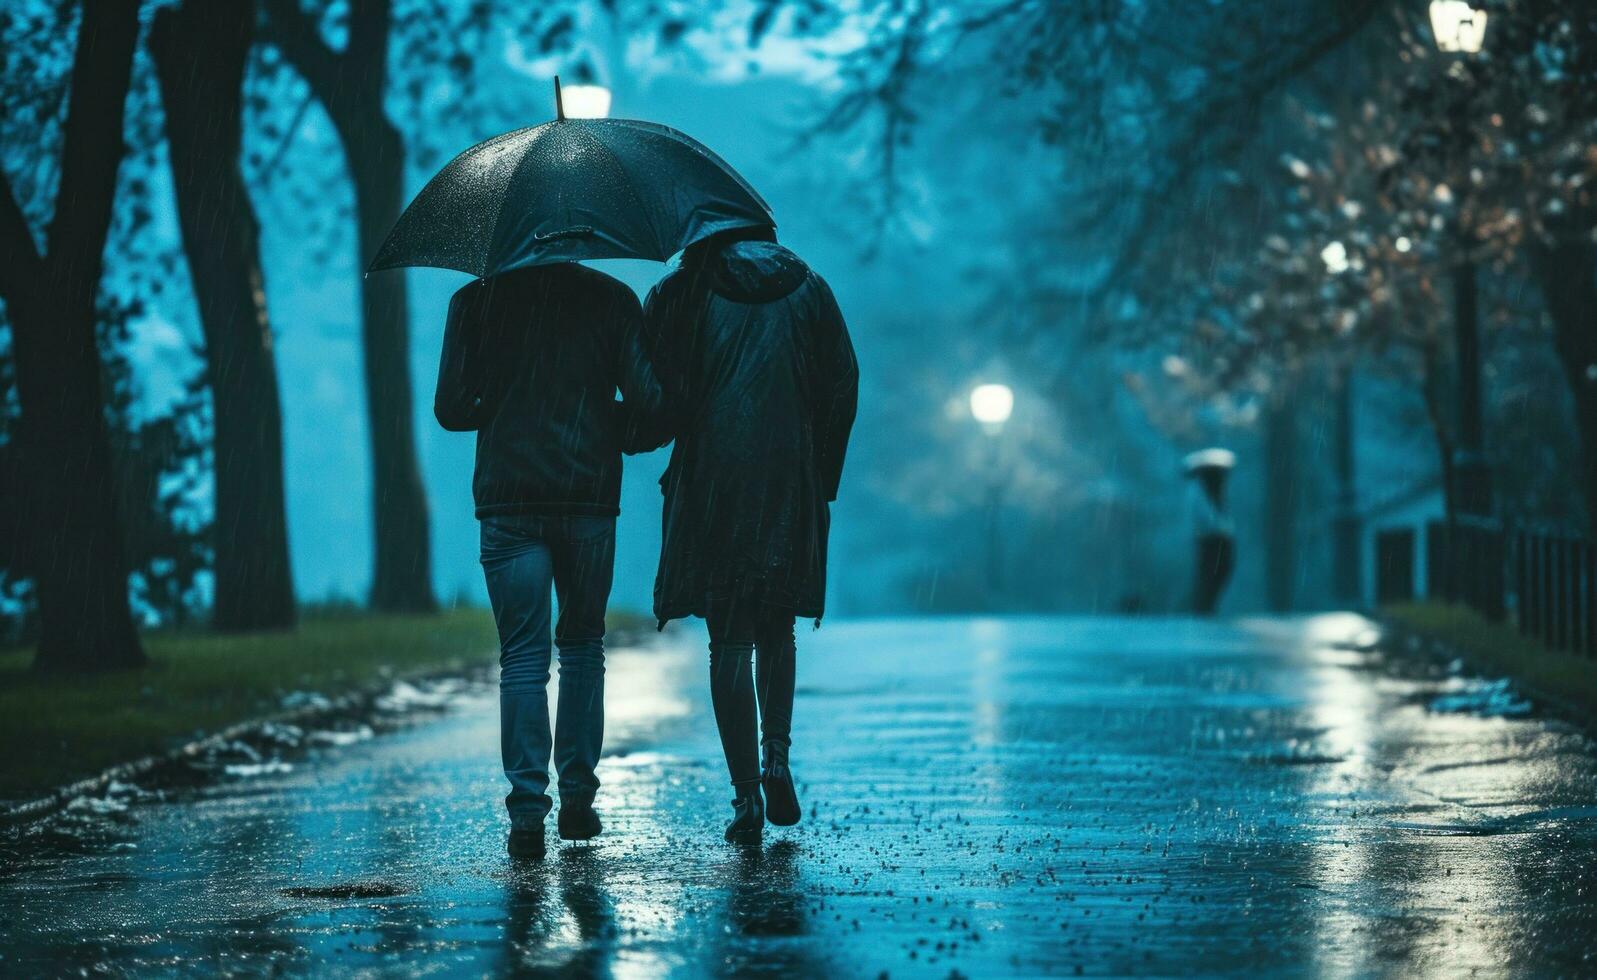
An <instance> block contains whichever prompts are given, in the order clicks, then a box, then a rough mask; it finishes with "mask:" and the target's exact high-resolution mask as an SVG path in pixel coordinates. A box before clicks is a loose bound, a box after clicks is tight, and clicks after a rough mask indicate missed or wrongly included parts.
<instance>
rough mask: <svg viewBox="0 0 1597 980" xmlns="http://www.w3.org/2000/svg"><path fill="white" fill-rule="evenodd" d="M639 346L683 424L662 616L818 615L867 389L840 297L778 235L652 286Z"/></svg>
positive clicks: (670, 503) (666, 482) (668, 484)
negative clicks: (717, 610)
mask: <svg viewBox="0 0 1597 980" xmlns="http://www.w3.org/2000/svg"><path fill="white" fill-rule="evenodd" d="M644 338H645V341H644V343H645V347H646V349H647V350H649V351H650V356H651V358H652V359H653V360H654V363H655V369H656V373H657V374H658V375H659V376H660V381H661V384H662V386H663V387H664V388H665V390H666V393H667V404H668V405H670V406H671V412H672V414H673V416H674V421H675V426H676V430H675V431H676V447H675V449H674V450H673V451H672V454H671V464H670V466H669V467H668V468H667V470H666V473H665V476H664V477H662V478H661V481H660V483H661V487H662V489H663V491H664V493H665V511H664V523H665V528H664V530H665V534H664V541H663V543H662V546H661V551H660V569H659V574H658V576H657V577H656V579H655V586H654V613H655V616H656V617H658V618H659V619H660V621H661V622H662V623H663V622H664V621H666V620H670V619H677V618H680V617H684V616H689V615H697V616H703V615H704V613H705V609H706V608H707V606H708V605H709V603H710V602H712V601H717V600H722V599H736V600H738V601H739V602H740V603H743V602H748V603H758V604H761V605H764V606H766V607H768V608H771V609H775V610H782V611H791V612H792V613H793V614H794V615H797V616H802V617H805V618H815V619H819V618H820V617H821V615H822V614H823V612H824V611H825V601H826V539H827V532H828V528H829V523H830V514H829V507H828V504H829V502H830V501H832V500H835V499H837V487H838V482H839V480H840V479H841V477H842V473H843V456H844V453H845V451H846V449H847V447H848V436H849V430H850V429H851V428H852V427H853V424H854V411H855V404H856V399H857V396H858V391H859V367H858V364H857V363H856V361H855V359H854V347H853V344H852V343H851V342H850V341H849V336H848V328H847V327H846V326H845V325H844V323H843V316H842V313H841V312H840V311H839V310H838V308H837V301H836V300H835V299H833V297H832V291H831V289H830V288H829V287H828V286H827V285H826V282H825V281H824V280H823V279H821V277H820V276H818V275H816V274H815V273H814V272H813V271H811V270H810V269H809V267H808V266H806V265H805V264H804V263H803V262H802V261H801V260H800V259H799V258H798V256H796V255H794V254H793V253H792V252H790V251H788V250H787V249H785V248H783V247H781V246H780V245H777V244H775V243H774V242H765V241H740V242H734V243H732V244H729V245H726V246H723V247H719V248H716V249H714V250H712V251H711V252H710V254H709V255H707V256H699V257H693V256H690V257H689V259H688V260H686V261H685V262H684V267H683V268H682V269H679V270H677V271H676V272H673V273H672V274H670V275H668V276H667V277H666V278H665V279H663V280H662V281H661V282H660V283H659V284H658V285H657V286H655V288H654V290H653V291H652V292H650V294H649V298H648V300H647V301H646V302H645V304H644Z"/></svg>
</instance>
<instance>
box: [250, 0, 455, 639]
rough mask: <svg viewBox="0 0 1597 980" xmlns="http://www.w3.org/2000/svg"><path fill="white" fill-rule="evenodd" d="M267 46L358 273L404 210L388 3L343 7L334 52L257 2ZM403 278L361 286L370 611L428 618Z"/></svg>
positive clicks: (357, 0) (303, 20)
mask: <svg viewBox="0 0 1597 980" xmlns="http://www.w3.org/2000/svg"><path fill="white" fill-rule="evenodd" d="M264 5H265V10H266V14H267V18H266V30H267V31H268V32H269V34H270V36H271V40H272V42H273V43H274V44H276V45H277V46H278V47H279V49H281V50H282V52H283V54H284V56H285V57H286V58H287V59H288V60H289V61H290V62H291V63H292V64H293V65H294V67H295V69H296V70H297V71H298V72H299V73H300V75H301V76H303V77H304V79H305V81H306V83H307V84H309V85H310V87H311V91H312V92H313V93H314V94H315V96H316V99H317V101H319V102H320V103H321V104H322V106H323V107H324V108H325V109H326V110H327V115H328V118H329V119H331V120H332V122H333V127H334V128H335V129H336V130H337V131H338V138H339V142H340V143H342V144H343V147H344V157H345V160H346V161H347V163H348V166H349V175H350V180H351V182H352V183H353V184H354V187H355V209H356V225H357V231H358V234H357V235H356V241H357V248H358V249H359V252H358V254H357V255H356V256H355V265H356V268H357V269H358V270H360V272H361V273H362V274H364V272H365V269H366V266H367V264H368V263H369V262H370V261H371V258H372V256H373V255H375V254H376V252H377V246H378V245H379V244H381V242H382V240H383V238H384V237H385V236H386V235H387V234H388V231H389V229H390V228H392V227H393V224H394V221H395V220H397V219H398V217H399V213H400V211H401V210H402V209H403V208H404V204H405V186H404V176H405V146H404V141H403V140H402V139H401V138H400V136H399V131H398V130H397V129H395V128H394V125H393V124H392V123H391V122H390V121H389V120H388V116H387V115H386V114H385V113H384V110H383V98H384V95H385V93H386V90H387V77H388V41H389V31H390V29H391V26H392V25H391V23H390V19H391V13H392V11H391V9H390V0H351V2H350V5H349V27H348V32H347V33H348V36H349V41H348V43H347V44H346V46H345V47H344V50H342V51H335V50H334V49H333V48H331V47H330V46H328V44H327V42H326V41H325V40H323V38H322V35H321V32H320V28H319V27H318V26H317V24H316V23H315V22H314V21H313V20H312V19H311V18H310V17H309V16H307V15H306V13H305V11H304V10H302V9H301V8H300V6H299V3H298V0H264ZM408 318H409V313H408V310H407V308H406V296H405V274H404V272H402V271H398V270H395V271H388V272H382V273H379V274H377V275H375V276H369V277H367V276H364V275H363V278H362V280H361V341H362V355H363V357H364V361H365V363H364V368H365V381H366V414H367V420H368V423H369V424H368V428H369V430H370V433H371V443H372V517H373V530H374V535H375V539H376V540H375V563H374V568H373V572H372V595H371V601H372V605H373V606H375V607H377V608H378V609H388V610H401V611H428V610H432V609H435V608H436V607H437V606H436V603H435V602H434V600H433V593H432V567H431V566H432V560H431V545H430V542H429V538H428V520H427V492H426V489H425V488H424V487H423V485H422V481H421V469H420V467H419V466H418V465H417V463H416V439H415V425H414V421H413V419H412V409H413V406H412V403H411V395H410V341H409V336H408V334H409V326H410V325H409V319H408Z"/></svg>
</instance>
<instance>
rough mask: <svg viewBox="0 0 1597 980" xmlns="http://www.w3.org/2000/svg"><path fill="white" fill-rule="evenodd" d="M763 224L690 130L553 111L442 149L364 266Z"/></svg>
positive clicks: (657, 249) (558, 254) (570, 256)
mask: <svg viewBox="0 0 1597 980" xmlns="http://www.w3.org/2000/svg"><path fill="white" fill-rule="evenodd" d="M555 99H556V105H557V107H558V105H559V99H560V82H559V80H558V79H556V81H555ZM775 224H776V222H775V220H774V219H773V218H772V217H771V209H770V207H769V206H768V205H767V204H766V203H765V201H763V200H762V199H761V198H760V195H759V194H757V193H756V192H755V190H754V188H752V187H750V186H749V183H748V181H746V180H744V179H743V178H742V177H740V176H738V173H737V171H735V170H733V169H732V168H731V167H730V166H728V165H727V163H726V161H724V160H722V159H721V158H720V157H718V156H716V155H715V154H714V153H712V152H711V151H710V149H709V148H708V147H706V146H704V144H702V143H700V142H698V141H697V140H695V139H693V138H692V137H690V136H688V135H686V134H684V133H679V132H677V131H676V130H674V129H671V128H670V127H667V126H660V125H657V124H655V123H650V122H642V121H639V120H636V119H567V118H565V114H564V112H563V111H559V118H557V119H555V121H553V122H547V123H544V124H543V125H541V126H531V127H528V128H527V129H518V130H516V131H514V132H510V133H505V134H504V135H503V136H495V137H494V138H493V139H491V140H487V141H486V142H483V143H478V144H477V145H476V146H474V147H472V148H471V149H469V150H467V151H466V152H464V153H462V154H460V156H458V157H455V159H453V160H451V161H450V162H449V164H448V165H447V166H446V167H444V169H442V170H440V171H439V172H438V174H437V175H436V176H434V177H433V179H432V180H430V181H428V182H427V186H426V187H423V188H422V190H421V193H420V194H417V195H416V199H415V200H414V201H411V202H410V207H408V208H406V209H405V213H404V214H402V215H400V216H399V220H398V221H397V222H395V224H394V228H393V230H392V231H390V232H389V233H388V238H387V240H386V241H384V242H383V245H382V247H381V248H379V249H378V250H377V257H376V258H374V259H373V260H372V264H371V269H372V270H377V269H392V268H396V267H399V266H408V265H428V266H439V267H441V268H445V269H459V270H460V271H461V272H467V273H470V274H471V275H474V276H480V277H486V276H492V275H495V274H497V273H500V272H504V271H506V270H509V269H516V268H520V267H522V266H527V265H541V264H546V263H550V262H570V261H575V260H578V259H611V258H634V259H654V260H656V261H660V262H663V261H665V260H666V259H668V258H670V257H671V256H672V255H675V254H676V253H677V252H679V251H681V250H682V249H683V248H686V247H687V246H688V245H691V244H692V243H693V242H696V241H698V240H699V239H701V238H704V237H706V236H708V235H713V234H715V233H716V232H718V231H725V230H727V229H729V228H743V227H749V226H754V225H775Z"/></svg>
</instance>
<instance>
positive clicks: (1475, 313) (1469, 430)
mask: <svg viewBox="0 0 1597 980" xmlns="http://www.w3.org/2000/svg"><path fill="white" fill-rule="evenodd" d="M1430 13H1431V33H1432V34H1433V35H1434V36H1435V38H1436V47H1437V48H1438V49H1439V50H1441V51H1442V52H1444V53H1447V54H1461V55H1464V56H1468V55H1472V54H1475V53H1477V52H1478V51H1480V49H1481V46H1482V45H1483V44H1485V42H1486V11H1484V10H1478V9H1476V8H1474V7H1471V6H1470V5H1469V4H1468V3H1466V2H1464V0H1433V2H1432V3H1431V8H1430ZM1453 111H1454V115H1455V125H1465V124H1467V114H1466V113H1465V112H1464V111H1463V107H1462V105H1461V104H1460V103H1458V102H1457V101H1455V104H1454V110H1453ZM1445 188H1446V185H1442V186H1439V187H1438V188H1437V191H1438V194H1439V195H1441V196H1455V195H1454V192H1453V191H1452V190H1451V189H1445ZM1444 189H1445V190H1444ZM1466 191H1467V183H1466V184H1465V187H1464V189H1461V190H1460V191H1459V192H1457V194H1456V197H1457V200H1456V201H1455V205H1454V206H1455V208H1456V209H1458V211H1459V212H1461V210H1462V206H1463V200H1462V197H1463V194H1464V193H1466ZM1454 231H1455V234H1456V235H1457V238H1458V241H1457V247H1458V257H1457V259H1456V260H1455V261H1454V264H1453V346H1454V353H1455V357H1456V359H1457V370H1458V450H1457V452H1456V453H1455V455H1454V459H1453V487H1452V491H1453V502H1454V506H1455V507H1456V509H1457V511H1458V512H1459V513H1461V514H1469V515H1473V516H1477V517H1486V516H1490V514H1491V512H1492V475H1491V471H1490V469H1489V468H1488V467H1487V465H1486V452H1485V445H1486V438H1485V429H1486V426H1485V422H1484V420H1483V417H1482V407H1481V331H1480V308H1479V303H1478V300H1477V296H1476V289H1475V263H1474V260H1473V259H1471V258H1470V254H1469V246H1470V242H1469V236H1468V232H1467V231H1466V230H1465V228H1464V227H1463V223H1462V222H1461V221H1460V220H1458V219H1457V218H1455V220H1454Z"/></svg>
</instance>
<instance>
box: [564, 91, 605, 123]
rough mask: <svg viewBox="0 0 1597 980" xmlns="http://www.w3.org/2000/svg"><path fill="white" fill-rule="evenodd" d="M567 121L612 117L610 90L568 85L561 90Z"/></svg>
mask: <svg viewBox="0 0 1597 980" xmlns="http://www.w3.org/2000/svg"><path fill="white" fill-rule="evenodd" d="M560 96H561V99H562V100H563V102H564V106H565V114H566V118H567V119H604V118H605V117H607V116H609V115H610V90H609V89H607V88H605V87H604V86H603V85H567V86H564V87H563V88H561V90H560Z"/></svg>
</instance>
